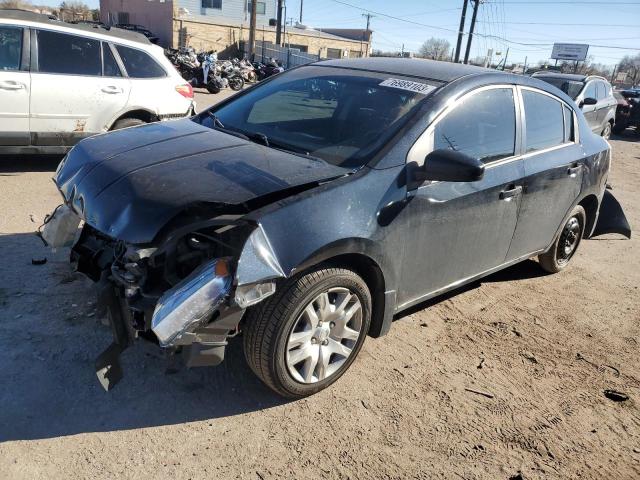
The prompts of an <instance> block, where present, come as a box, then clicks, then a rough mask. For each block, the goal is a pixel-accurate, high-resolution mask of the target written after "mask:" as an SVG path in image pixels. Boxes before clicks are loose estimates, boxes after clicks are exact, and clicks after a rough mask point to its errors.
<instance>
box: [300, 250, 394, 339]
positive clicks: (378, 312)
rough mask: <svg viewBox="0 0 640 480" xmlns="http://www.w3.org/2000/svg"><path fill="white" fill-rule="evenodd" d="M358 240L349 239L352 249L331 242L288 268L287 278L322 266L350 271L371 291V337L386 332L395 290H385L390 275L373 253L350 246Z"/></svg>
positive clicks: (391, 317) (390, 318)
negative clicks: (351, 240)
mask: <svg viewBox="0 0 640 480" xmlns="http://www.w3.org/2000/svg"><path fill="white" fill-rule="evenodd" d="M341 243H342V242H341ZM359 243H360V242H349V245H350V246H351V247H352V248H348V247H347V245H344V244H343V245H342V247H343V248H337V247H336V246H335V245H334V246H332V247H331V248H325V249H322V250H320V251H317V252H315V253H314V254H313V255H311V256H309V257H308V258H307V259H306V260H305V261H304V262H302V263H301V264H300V265H298V266H297V267H296V268H294V269H293V270H291V273H290V275H288V277H291V276H292V275H297V274H300V273H302V272H305V271H308V270H310V269H313V268H317V267H318V266H321V265H322V266H331V267H340V268H347V269H349V270H353V271H354V272H355V273H357V274H358V275H359V276H360V277H361V278H362V279H363V280H364V282H365V283H366V284H367V287H368V288H369V292H370V293H371V325H370V327H369V332H368V334H369V336H371V337H380V336H382V335H385V334H386V333H387V331H388V330H389V327H390V325H391V321H392V319H393V311H394V310H395V291H394V292H391V294H390V293H389V292H387V288H388V287H389V285H390V279H389V276H390V274H389V272H387V274H386V275H385V271H386V269H385V268H384V266H383V262H381V261H379V260H377V259H376V258H374V255H371V254H370V253H369V252H367V251H366V250H363V249H358V248H353V247H354V246H355V245H354V244H359ZM361 246H363V245H361Z"/></svg>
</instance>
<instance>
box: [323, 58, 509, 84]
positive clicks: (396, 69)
mask: <svg viewBox="0 0 640 480" xmlns="http://www.w3.org/2000/svg"><path fill="white" fill-rule="evenodd" d="M314 65H319V66H326V67H339V68H348V69H352V70H368V71H373V72H382V73H389V74H392V75H405V76H410V77H420V78H424V79H429V80H436V81H439V82H443V83H449V82H452V81H453V80H456V79H458V78H461V77H466V76H468V75H477V74H483V73H489V72H492V73H496V72H497V71H496V70H491V69H488V68H482V67H476V66H474V65H464V64H462V63H451V62H439V61H436V60H426V59H422V58H392V57H369V58H350V59H344V60H324V61H321V62H316V63H314ZM498 73H502V72H498Z"/></svg>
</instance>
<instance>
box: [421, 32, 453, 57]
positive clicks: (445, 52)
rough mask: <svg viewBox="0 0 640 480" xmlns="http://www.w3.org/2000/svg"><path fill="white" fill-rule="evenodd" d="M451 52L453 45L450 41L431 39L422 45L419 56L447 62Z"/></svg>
mask: <svg viewBox="0 0 640 480" xmlns="http://www.w3.org/2000/svg"><path fill="white" fill-rule="evenodd" d="M450 50H451V44H450V43H449V41H448V40H445V39H444V38H434V37H431V38H430V39H429V40H427V41H426V42H424V43H423V44H422V46H421V47H420V49H419V50H418V54H419V55H420V56H421V57H425V58H431V59H432V60H447V59H448V58H449V52H450Z"/></svg>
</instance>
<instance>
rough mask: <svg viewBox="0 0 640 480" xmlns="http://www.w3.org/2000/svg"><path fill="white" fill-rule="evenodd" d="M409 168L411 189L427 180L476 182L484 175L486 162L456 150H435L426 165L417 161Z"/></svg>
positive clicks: (428, 157) (425, 160)
mask: <svg viewBox="0 0 640 480" xmlns="http://www.w3.org/2000/svg"><path fill="white" fill-rule="evenodd" d="M413 165H415V166H414V167H413V168H411V169H410V170H409V172H410V173H409V187H410V188H409V189H411V186H413V187H414V188H417V187H418V186H420V185H421V184H422V183H423V182H425V181H427V180H431V181H442V182H475V181H478V180H482V177H483V176H484V163H482V162H481V161H480V160H478V159H477V158H472V157H470V156H468V155H465V154H464V153H461V152H456V151H454V150H445V149H441V150H434V151H433V152H431V153H430V154H429V155H427V157H426V158H425V159H424V165H422V166H417V165H416V164H415V163H414V164H413Z"/></svg>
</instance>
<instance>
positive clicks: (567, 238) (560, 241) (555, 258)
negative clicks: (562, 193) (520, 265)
mask: <svg viewBox="0 0 640 480" xmlns="http://www.w3.org/2000/svg"><path fill="white" fill-rule="evenodd" d="M586 218H587V216H586V214H585V212H584V208H582V207H581V206H580V205H577V206H576V207H575V208H574V209H573V210H572V211H571V214H570V215H569V218H568V219H567V220H566V222H565V224H564V226H563V227H562V230H561V231H560V235H558V238H556V241H555V242H554V243H553V245H552V247H551V248H550V249H549V250H548V251H546V252H545V253H543V254H542V255H539V256H538V261H539V262H540V266H541V267H542V268H543V270H545V271H547V272H549V273H557V272H559V271H560V270H563V269H564V268H565V267H566V266H567V265H568V264H569V261H570V260H571V258H573V255H574V254H575V253H576V251H577V250H578V245H580V240H582V236H583V235H584V226H585V224H586Z"/></svg>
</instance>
